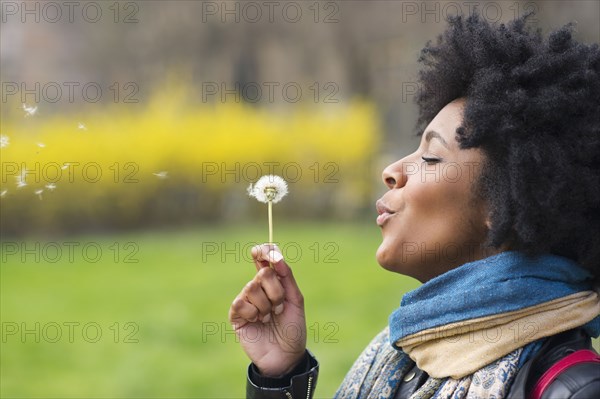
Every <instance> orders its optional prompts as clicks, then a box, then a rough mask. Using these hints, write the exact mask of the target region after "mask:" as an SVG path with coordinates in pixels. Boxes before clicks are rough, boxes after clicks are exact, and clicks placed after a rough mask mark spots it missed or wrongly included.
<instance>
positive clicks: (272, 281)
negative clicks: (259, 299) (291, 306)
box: [256, 267, 285, 314]
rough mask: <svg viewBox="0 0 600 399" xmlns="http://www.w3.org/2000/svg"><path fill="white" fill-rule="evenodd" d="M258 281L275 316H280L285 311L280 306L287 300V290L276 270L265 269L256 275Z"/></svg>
mask: <svg viewBox="0 0 600 399" xmlns="http://www.w3.org/2000/svg"><path fill="white" fill-rule="evenodd" d="M256 280H257V281H258V282H259V283H260V285H261V287H262V289H263V291H264V292H265V294H266V295H267V298H268V299H269V301H270V302H271V306H272V307H273V312H274V313H275V314H280V313H281V312H282V311H283V307H282V306H280V305H281V304H282V303H283V300H284V299H285V290H284V289H283V285H281V282H280V281H279V277H278V276H277V273H276V272H275V270H273V269H272V268H270V267H263V268H262V269H261V270H259V271H258V273H257V274H256Z"/></svg>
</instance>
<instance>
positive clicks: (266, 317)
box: [262, 313, 271, 324]
mask: <svg viewBox="0 0 600 399" xmlns="http://www.w3.org/2000/svg"><path fill="white" fill-rule="evenodd" d="M270 321H271V313H267V315H266V316H265V317H263V319H262V322H263V323H265V324H267V323H268V322H270Z"/></svg>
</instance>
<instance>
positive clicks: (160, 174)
mask: <svg viewBox="0 0 600 399" xmlns="http://www.w3.org/2000/svg"><path fill="white" fill-rule="evenodd" d="M152 174H153V175H154V176H156V177H158V178H159V179H161V180H164V179H166V178H168V177H169V172H167V171H165V170H163V171H160V172H158V173H152Z"/></svg>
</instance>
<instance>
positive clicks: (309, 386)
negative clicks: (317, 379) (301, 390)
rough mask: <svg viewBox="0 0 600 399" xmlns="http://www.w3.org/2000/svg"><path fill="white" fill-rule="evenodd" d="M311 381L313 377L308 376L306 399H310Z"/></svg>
mask: <svg viewBox="0 0 600 399" xmlns="http://www.w3.org/2000/svg"><path fill="white" fill-rule="evenodd" d="M312 380H313V376H312V375H309V376H308V390H307V391H306V399H310V389H311V387H312Z"/></svg>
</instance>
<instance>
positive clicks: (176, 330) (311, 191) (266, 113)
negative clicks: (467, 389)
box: [0, 0, 600, 398]
mask: <svg viewBox="0 0 600 399" xmlns="http://www.w3.org/2000/svg"><path fill="white" fill-rule="evenodd" d="M599 4H600V3H599V2H598V1H595V0H590V1H584V0H576V1H515V0H513V1H476V2H472V1H469V2H461V1H458V2H455V1H441V2H438V1H428V2H420V1H419V2H411V1H274V2H263V1H216V2H215V1H166V0H164V1H114V0H110V1H95V2H94V1H75V2H67V1H64V2H63V1H25V2H23V1H4V0H2V1H0V5H1V9H0V11H1V15H0V17H1V25H0V53H1V60H0V81H1V84H2V101H1V104H0V105H1V109H0V118H1V121H0V134H1V135H2V148H1V150H0V156H1V162H0V164H1V167H2V178H1V181H0V194H1V198H0V234H1V240H0V241H1V251H2V254H1V259H0V262H1V269H0V300H1V303H0V311H1V313H0V315H1V322H2V341H1V343H0V345H1V349H0V397H3V398H100V397H102V398H142V397H143V398H148V397H154V398H167V397H178V398H241V397H244V388H245V368H246V366H247V359H246V358H245V356H244V355H243V353H242V351H241V349H240V348H239V346H238V345H237V344H236V342H235V337H234V335H233V333H232V331H231V328H230V327H229V326H228V323H227V311H228V307H229V304H230V303H231V301H232V299H233V298H234V297H235V295H236V294H237V293H238V291H239V290H240V289H241V288H242V287H243V285H244V284H245V283H246V282H247V281H248V280H249V279H251V278H252V276H253V274H254V267H253V266H252V264H251V263H250V261H249V259H248V252H249V248H250V247H251V246H252V245H253V244H255V243H259V242H264V241H266V240H267V225H266V209H265V206H264V205H263V204H259V203H257V202H256V201H254V200H253V199H250V198H249V197H248V196H247V194H246V187H247V186H248V185H249V184H250V183H252V182H254V181H256V180H257V179H258V177H260V176H261V175H264V174H268V173H273V174H278V175H281V176H282V177H284V178H285V179H286V180H287V181H288V182H289V186H290V194H289V196H288V197H287V198H286V199H285V200H284V201H282V202H281V203H280V204H277V205H276V206H275V212H274V213H275V240H276V241H277V242H279V244H280V246H281V247H282V249H283V252H284V255H285V256H286V257H287V259H288V261H289V263H290V264H291V265H292V266H293V267H294V269H295V272H296V275H297V279H298V280H299V283H300V284H301V287H302V288H303V290H304V294H305V297H306V302H307V317H308V326H309V337H308V343H309V347H310V348H311V349H312V350H313V352H315V353H316V354H317V356H318V358H319V360H320V361H321V374H320V377H319V387H318V390H317V397H323V398H326V397H331V396H332V395H333V393H334V392H335V389H336V387H337V386H338V384H339V383H340V382H341V379H342V378H343V376H344V374H345V372H346V371H347V370H348V368H349V367H350V365H351V364H352V362H353V360H354V359H355V358H356V356H357V355H358V354H359V353H360V351H361V350H362V349H363V347H364V346H365V345H366V344H367V343H368V342H369V340H370V339H371V338H372V336H373V335H374V334H375V333H376V332H378V331H379V330H380V329H381V328H383V327H384V326H385V325H386V324H387V316H388V315H389V313H390V312H391V311H392V310H393V309H394V308H395V307H396V306H397V304H398V303H399V300H400V298H401V296H402V294H403V293H404V292H406V291H407V290H409V289H412V288H414V287H416V286H417V284H416V282H415V281H414V280H411V279H409V278H405V277H402V276H395V275H390V274H389V273H386V272H385V271H383V270H382V269H381V268H380V267H379V266H378V265H377V264H376V262H375V260H374V252H375V250H376V248H377V246H378V243H379V232H378V229H377V227H376V226H375V223H374V216H375V215H374V214H375V212H374V209H373V204H374V201H375V199H376V198H378V196H379V195H381V193H382V192H383V190H384V187H383V184H381V182H380V177H379V176H380V171H381V169H382V168H383V167H384V166H385V165H386V164H387V163H389V162H390V161H392V160H395V159H398V158H399V157H401V156H402V155H403V154H406V153H408V152H410V151H412V150H413V148H414V147H415V146H416V143H417V140H416V138H415V137H414V136H415V133H416V132H415V128H414V126H415V122H416V107H415V105H414V104H413V98H414V96H415V94H416V93H417V91H418V85H417V83H416V73H417V63H416V60H417V58H418V55H419V50H420V49H421V48H422V47H423V46H424V45H425V43H426V42H427V41H428V40H434V39H435V37H436V35H437V34H439V33H440V32H441V31H442V30H443V28H444V26H445V24H444V19H445V17H446V16H448V15H453V14H456V13H457V12H462V13H468V12H469V11H470V10H471V9H472V7H474V6H475V5H477V7H478V8H479V10H480V11H481V12H482V14H483V16H484V17H485V18H487V19H489V20H491V21H500V22H507V21H510V20H511V19H513V18H514V17H515V16H516V15H520V14H522V13H524V12H528V11H535V12H536V14H535V16H534V17H533V18H532V19H531V20H530V22H529V23H530V24H532V25H533V26H534V27H535V28H540V29H542V30H543V31H547V30H548V29H549V28H550V27H557V26H560V25H563V24H566V23H569V22H576V32H577V38H578V39H579V40H581V41H584V42H587V43H591V42H598V41H600V22H599V21H600V18H599V16H600V5H599Z"/></svg>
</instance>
